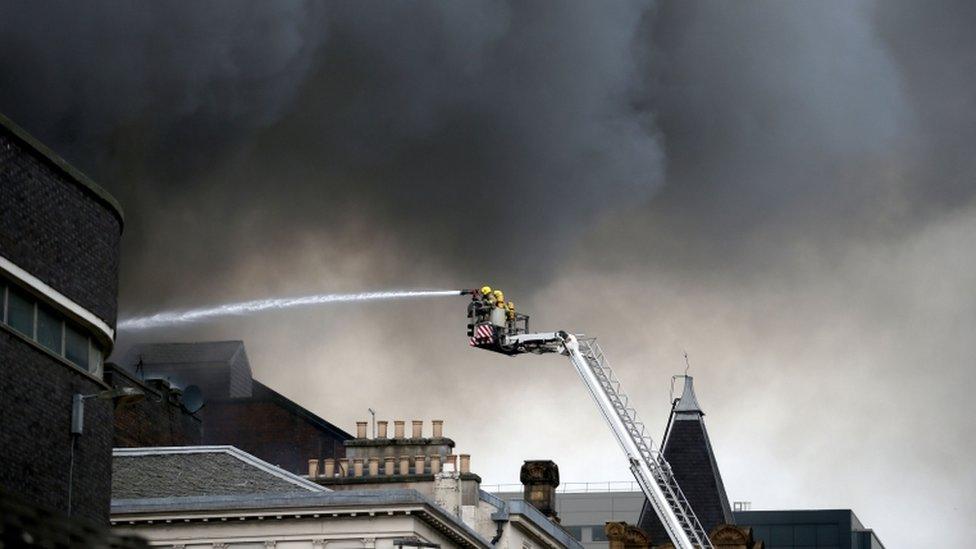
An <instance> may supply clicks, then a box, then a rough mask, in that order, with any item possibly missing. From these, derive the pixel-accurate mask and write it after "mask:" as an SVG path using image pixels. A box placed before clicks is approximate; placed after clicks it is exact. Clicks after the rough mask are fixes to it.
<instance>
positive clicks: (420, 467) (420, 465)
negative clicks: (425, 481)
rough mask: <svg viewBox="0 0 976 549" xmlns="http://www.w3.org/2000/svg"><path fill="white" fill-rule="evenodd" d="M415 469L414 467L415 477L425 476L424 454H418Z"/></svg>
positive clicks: (415, 458)
mask: <svg viewBox="0 0 976 549" xmlns="http://www.w3.org/2000/svg"><path fill="white" fill-rule="evenodd" d="M413 467H414V469H413V474H415V475H422V474H424V455H423V454H417V455H416V456H415V457H414V462H413Z"/></svg>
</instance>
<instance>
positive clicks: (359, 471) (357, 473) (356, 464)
mask: <svg viewBox="0 0 976 549" xmlns="http://www.w3.org/2000/svg"><path fill="white" fill-rule="evenodd" d="M352 476H354V477H361V476H363V459H362V458H356V459H354V460H352Z"/></svg>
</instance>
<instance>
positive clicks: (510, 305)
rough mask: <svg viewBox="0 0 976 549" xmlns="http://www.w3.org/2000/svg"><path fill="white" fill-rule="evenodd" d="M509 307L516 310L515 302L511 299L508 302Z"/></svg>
mask: <svg viewBox="0 0 976 549" xmlns="http://www.w3.org/2000/svg"><path fill="white" fill-rule="evenodd" d="M508 308H509V309H511V310H513V311H514V310H515V303H513V302H511V301H509V302H508Z"/></svg>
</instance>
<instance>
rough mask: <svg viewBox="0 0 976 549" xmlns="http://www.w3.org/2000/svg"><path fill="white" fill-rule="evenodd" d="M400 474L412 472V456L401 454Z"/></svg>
mask: <svg viewBox="0 0 976 549" xmlns="http://www.w3.org/2000/svg"><path fill="white" fill-rule="evenodd" d="M400 474H401V475H409V474H410V456H408V455H402V456H400Z"/></svg>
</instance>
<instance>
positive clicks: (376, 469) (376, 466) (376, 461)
mask: <svg viewBox="0 0 976 549" xmlns="http://www.w3.org/2000/svg"><path fill="white" fill-rule="evenodd" d="M379 474H380V458H378V457H371V458H369V476H371V477H375V476H379Z"/></svg>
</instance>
